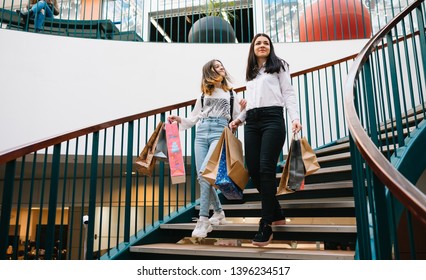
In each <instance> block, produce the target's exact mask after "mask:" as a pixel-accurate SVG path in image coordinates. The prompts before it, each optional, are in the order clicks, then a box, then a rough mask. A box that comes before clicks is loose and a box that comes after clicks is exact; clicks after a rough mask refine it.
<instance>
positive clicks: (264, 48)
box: [229, 34, 302, 246]
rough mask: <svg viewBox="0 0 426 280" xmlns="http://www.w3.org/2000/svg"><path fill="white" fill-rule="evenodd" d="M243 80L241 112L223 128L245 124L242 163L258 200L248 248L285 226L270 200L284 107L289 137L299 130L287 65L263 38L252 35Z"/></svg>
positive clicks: (274, 200) (266, 240)
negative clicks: (256, 221)
mask: <svg viewBox="0 0 426 280" xmlns="http://www.w3.org/2000/svg"><path fill="white" fill-rule="evenodd" d="M246 80H247V85H246V88H247V90H246V100H247V106H246V112H245V114H244V112H243V113H242V114H241V116H240V117H239V118H238V119H236V120H234V121H232V122H231V123H230V124H229V126H230V128H231V129H232V128H236V127H238V125H240V124H241V122H243V121H245V122H246V124H245V127H244V148H245V159H246V164H247V168H248V171H249V174H250V177H251V179H252V181H253V183H254V185H255V186H256V188H257V189H258V190H259V192H260V194H261V200H262V210H261V219H260V221H259V230H258V232H257V233H256V234H255V236H254V238H253V240H252V243H253V244H254V245H256V246H266V245H268V244H269V243H270V242H271V240H272V238H273V232H272V227H271V225H273V224H274V225H280V224H281V225H282V224H285V216H284V214H283V212H282V210H281V207H280V204H279V201H278V199H277V197H276V192H277V184H276V165H277V162H278V157H279V155H280V152H281V151H282V147H283V145H284V142H285V135H286V127H285V120H284V108H286V109H287V112H288V114H289V116H290V119H291V123H292V131H293V133H296V132H299V131H300V130H301V129H302V126H301V124H300V122H299V120H300V117H299V107H298V101H297V97H296V94H295V92H294V89H293V86H292V84H291V78H290V71H289V65H288V63H287V62H285V61H284V60H283V59H281V58H279V57H278V56H277V55H276V54H275V51H274V46H273V44H272V41H271V39H270V37H269V36H268V35H266V34H257V35H256V36H255V37H254V38H253V40H252V42H251V45H250V50H249V55H248V61H247V69H246Z"/></svg>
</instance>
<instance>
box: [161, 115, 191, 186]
mask: <svg viewBox="0 0 426 280" xmlns="http://www.w3.org/2000/svg"><path fill="white" fill-rule="evenodd" d="M166 142H167V153H168V158H169V167H170V179H171V181H172V184H180V183H185V182H186V175H185V164H184V161H183V155H182V146H181V143H180V135H179V128H178V125H177V123H176V122H173V123H166Z"/></svg>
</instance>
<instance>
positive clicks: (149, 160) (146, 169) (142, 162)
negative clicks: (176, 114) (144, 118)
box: [134, 121, 164, 176]
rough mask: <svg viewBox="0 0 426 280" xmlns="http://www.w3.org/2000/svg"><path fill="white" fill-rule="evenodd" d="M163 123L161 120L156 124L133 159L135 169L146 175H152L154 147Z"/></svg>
mask: <svg viewBox="0 0 426 280" xmlns="http://www.w3.org/2000/svg"><path fill="white" fill-rule="evenodd" d="M163 125H164V123H163V122H161V121H160V122H159V123H158V124H157V127H156V128H155V130H154V132H153V133H152V134H151V136H150V137H149V140H148V142H147V143H146V145H145V147H144V148H143V150H142V152H141V153H140V155H139V156H138V158H137V159H136V161H135V164H134V166H135V168H136V170H137V171H138V172H139V173H141V174H143V175H147V176H151V175H152V171H153V170H154V167H155V158H154V153H155V148H156V146H157V143H158V139H159V136H160V130H161V129H162V127H163Z"/></svg>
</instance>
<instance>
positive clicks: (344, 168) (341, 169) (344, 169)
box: [276, 165, 352, 178]
mask: <svg viewBox="0 0 426 280" xmlns="http://www.w3.org/2000/svg"><path fill="white" fill-rule="evenodd" d="M349 171H352V167H351V166H350V165H341V166H333V167H322V168H320V169H319V170H318V171H317V172H315V173H314V174H311V175H309V176H313V175H318V174H327V173H336V172H349ZM281 176H282V173H277V176H276V177H277V178H281Z"/></svg>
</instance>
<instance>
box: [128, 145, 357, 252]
mask: <svg viewBox="0 0 426 280" xmlns="http://www.w3.org/2000/svg"><path fill="white" fill-rule="evenodd" d="M316 153H317V157H318V162H319V163H320V165H321V169H320V170H318V171H317V172H316V173H315V174H312V175H310V176H308V177H306V180H305V188H304V190H302V191H298V192H295V193H292V194H286V195H281V196H279V200H280V203H281V206H282V208H283V209H284V213H285V215H286V217H287V224H286V225H279V226H273V231H274V240H273V242H272V243H271V244H270V245H268V246H267V247H263V248H259V247H256V246H253V245H252V244H251V238H252V237H253V236H254V234H255V232H256V231H257V229H258V221H259V215H260V209H261V204H260V196H259V193H258V192H257V190H256V189H255V188H246V189H245V190H244V201H243V202H242V203H241V202H239V203H233V202H232V201H227V200H226V199H224V198H223V197H222V196H221V195H220V196H221V199H222V202H223V209H224V211H225V213H226V216H227V221H228V223H227V224H225V225H219V226H213V231H212V232H211V233H209V234H208V237H207V238H205V239H201V240H200V239H197V238H191V237H190V236H191V232H192V230H193V229H194V227H195V222H192V221H191V217H190V216H188V218H187V221H186V222H180V223H165V224H162V225H161V226H160V229H159V230H158V231H157V232H155V233H154V234H152V235H151V237H150V238H148V239H147V240H146V241H144V242H145V244H141V245H137V246H132V247H131V248H130V253H131V254H132V258H133V259H164V258H166V259H179V260H181V259H194V258H197V259H292V260H301V259H306V260H353V259H354V258H355V251H354V250H355V242H356V223H355V211H354V200H353V192H352V181H351V180H352V178H351V166H350V153H349V142H348V139H347V138H345V139H342V140H341V141H338V142H337V143H334V144H333V145H331V146H328V147H325V148H322V149H319V150H317V151H316ZM280 176H281V174H279V173H278V174H277V182H278V180H279V178H280ZM198 210H199V208H198V207H195V208H194V210H193V212H192V215H193V217H198ZM148 240H149V241H148Z"/></svg>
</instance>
